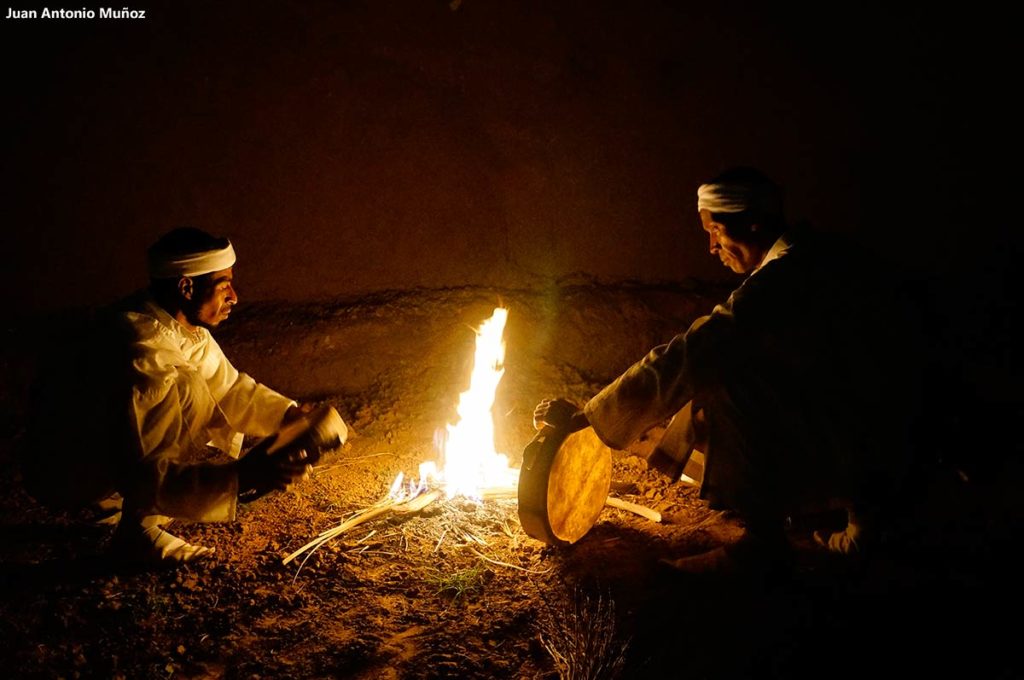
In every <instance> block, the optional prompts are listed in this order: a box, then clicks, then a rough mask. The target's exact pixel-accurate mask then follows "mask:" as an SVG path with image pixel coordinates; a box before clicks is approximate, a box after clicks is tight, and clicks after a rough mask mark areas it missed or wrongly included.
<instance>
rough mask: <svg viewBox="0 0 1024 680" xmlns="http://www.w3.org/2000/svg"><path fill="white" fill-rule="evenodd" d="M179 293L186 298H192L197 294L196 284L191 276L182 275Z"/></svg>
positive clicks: (179, 280)
mask: <svg viewBox="0 0 1024 680" xmlns="http://www.w3.org/2000/svg"><path fill="white" fill-rule="evenodd" d="M178 293H179V294H180V295H181V297H183V298H185V299H186V300H191V299H192V296H193V295H194V294H195V284H194V283H192V277H191V276H182V277H181V278H180V279H178Z"/></svg>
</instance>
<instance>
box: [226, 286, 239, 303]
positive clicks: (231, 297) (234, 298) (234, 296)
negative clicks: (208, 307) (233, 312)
mask: <svg viewBox="0 0 1024 680" xmlns="http://www.w3.org/2000/svg"><path fill="white" fill-rule="evenodd" d="M227 301H228V302H230V303H231V304H233V305H235V304H238V291H236V290H235V288H234V286H232V287H231V288H230V289H228V297H227Z"/></svg>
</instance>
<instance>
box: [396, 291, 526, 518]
mask: <svg viewBox="0 0 1024 680" xmlns="http://www.w3.org/2000/svg"><path fill="white" fill-rule="evenodd" d="M507 319H508V310H507V309H505V308H503V307H498V308H496V309H495V310H494V313H493V314H492V315H491V318H489V319H487V320H486V321H484V322H483V324H482V325H481V326H480V328H479V329H477V331H476V336H477V337H476V351H475V353H474V356H473V371H472V373H471V374H470V379H469V389H467V390H466V391H465V392H463V393H462V394H460V395H459V403H458V407H457V409H456V412H457V414H458V420H457V421H456V422H455V423H454V424H449V425H448V426H447V428H446V429H445V431H444V432H443V436H440V437H438V438H437V440H438V441H437V442H436V445H437V447H438V450H439V452H440V454H441V461H442V468H441V469H440V470H438V469H437V466H436V465H435V464H434V463H432V462H426V463H422V464H421V465H420V469H419V480H418V481H417V482H415V483H410V484H408V485H404V484H403V475H402V474H401V473H399V475H398V477H397V478H396V479H395V482H394V483H393V484H392V486H391V497H392V498H394V499H396V500H398V501H402V500H405V499H408V498H412V497H414V496H416V495H417V494H419V493H422V492H423V491H424V490H425V489H427V488H428V486H440V487H441V488H443V489H444V492H445V494H446V495H447V496H448V497H449V498H452V497H454V496H465V497H467V498H472V499H474V500H481V499H482V498H483V496H484V490H485V489H514V488H515V487H516V485H517V484H518V481H519V470H516V469H513V468H510V467H509V464H508V456H506V455H505V454H503V453H498V452H497V451H495V447H494V416H493V414H492V413H491V409H492V408H493V406H494V395H495V393H496V392H497V389H498V383H500V382H501V378H502V376H503V375H504V374H505V368H504V362H505V341H504V339H503V335H504V331H505V322H506V321H507Z"/></svg>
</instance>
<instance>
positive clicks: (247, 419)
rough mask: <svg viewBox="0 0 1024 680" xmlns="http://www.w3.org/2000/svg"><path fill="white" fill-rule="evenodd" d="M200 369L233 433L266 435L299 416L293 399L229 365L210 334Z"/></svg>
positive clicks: (299, 413)
mask: <svg viewBox="0 0 1024 680" xmlns="http://www.w3.org/2000/svg"><path fill="white" fill-rule="evenodd" d="M200 371H201V373H202V374H203V377H204V378H205V379H206V382H207V385H208V386H209V388H210V393H211V394H212V395H213V397H214V398H215V399H216V400H217V404H218V406H219V407H220V409H221V411H223V413H224V416H225V417H226V418H227V420H228V423H229V425H230V426H231V428H232V429H233V430H235V431H237V432H243V433H245V434H251V435H256V436H260V437H266V436H269V435H271V434H273V433H274V432H276V431H277V430H278V429H280V427H281V425H282V424H284V423H285V422H287V421H288V420H290V419H294V418H295V417H298V416H299V415H301V412H297V411H296V410H295V409H297V408H298V404H297V403H296V402H295V400H293V399H289V398H288V397H285V396H284V395H281V394H278V393H277V392H275V391H274V390H272V389H270V388H269V387H267V386H266V385H261V384H260V383H258V382H256V381H255V380H253V379H252V377H250V376H249V375H247V374H246V373H240V372H239V371H238V370H237V369H236V368H235V367H234V366H232V365H231V362H230V361H228V358H227V357H226V356H225V355H224V352H223V351H222V350H221V348H220V345H218V344H217V341H216V340H215V339H214V338H213V337H212V336H210V337H209V344H208V346H207V348H206V352H205V354H204V356H203V358H202V361H201V365H200Z"/></svg>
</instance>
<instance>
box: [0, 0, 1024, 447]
mask: <svg viewBox="0 0 1024 680" xmlns="http://www.w3.org/2000/svg"><path fill="white" fill-rule="evenodd" d="M756 4H757V5H759V6H756V7H755V6H754V5H755V3H749V5H748V4H744V3H672V2H654V1H650V0H643V1H639V2H624V1H618V2H609V1H606V0H593V1H586V2H583V1H578V2H541V1H529V0H528V1H517V2H490V1H488V2H485V1H483V0H463V1H462V2H458V1H457V0H455V1H453V2H451V3H445V2H440V1H436V0H409V1H393V2H384V1H373V2H370V1H362V2H356V1H345V2H328V1H319V2H318V1H306V2H289V3H284V2H279V3H267V2H264V3H251V2H232V1H228V2H198V1H196V2H193V1H189V2H147V3H142V4H136V5H132V7H133V8H144V9H146V10H147V18H146V19H145V20H140V21H131V20H100V19H98V18H97V19H95V20H63V21H61V20H44V19H36V20H8V19H4V20H2V21H0V29H2V31H3V34H2V44H3V54H4V57H5V58H4V76H3V83H4V84H3V89H4V95H5V97H4V101H5V104H4V106H3V137H2V138H3V148H2V156H3V163H4V182H3V228H2V236H0V239H2V240H0V248H2V252H3V254H4V259H5V266H4V267H2V268H0V290H2V291H3V295H4V298H5V300H6V305H5V307H6V308H7V309H8V310H9V311H13V312H14V313H15V314H16V315H17V316H18V317H19V318H25V316H26V315H27V318H29V319H31V318H32V317H33V315H35V314H38V313H40V312H47V313H49V312H52V311H54V310H66V309H74V308H78V307H83V306H92V305H98V304H103V303H106V302H109V301H111V300H113V299H115V298H116V297H118V296H120V295H122V294H124V293H126V292H128V291H130V290H132V289H134V288H136V287H139V286H141V285H143V284H144V282H145V271H144V267H143V257H142V254H143V251H144V249H145V247H146V246H147V245H148V244H149V243H151V242H152V241H153V240H154V239H155V238H156V237H157V236H158V235H159V234H161V233H162V232H164V231H166V230H167V229H169V228H172V227H174V226H178V225H182V224H194V225H197V226H201V227H203V228H206V229H208V230H209V231H212V232H215V233H220V234H226V235H228V236H230V237H231V238H232V239H233V241H234V243H235V246H236V250H237V251H238V253H239V256H240V261H239V264H238V266H237V267H236V275H237V278H238V283H239V289H240V291H241V295H242V301H243V303H245V302H258V301H294V302H298V301H303V302H309V301H318V300H333V299H339V298H352V297H358V296H363V295H367V294H370V293H375V292H379V291H386V290H411V289H437V288H449V287H463V286H469V287H474V286H493V287H497V288H504V289H539V288H543V287H545V286H549V285H552V284H559V283H565V282H579V281H583V282H600V283H605V284H613V285H614V284H616V283H617V282H625V281H639V282H665V281H668V282H685V281H688V280H691V279H696V280H702V281H722V280H723V279H725V278H726V277H727V272H725V270H724V269H723V268H722V267H721V265H720V264H719V263H718V262H717V261H715V260H714V259H713V258H711V257H710V256H709V255H708V253H707V245H706V241H705V238H704V235H703V232H702V231H701V230H700V227H699V221H698V219H697V215H696V201H695V188H696V185H697V184H698V183H699V182H701V181H703V180H706V179H708V178H709V177H711V176H713V175H714V174H717V173H718V172H719V171H721V170H722V169H724V168H726V167H728V166H730V165H735V164H749V165H755V166H758V167H760V168H761V169H763V170H764V171H766V172H768V173H769V174H771V175H773V176H774V177H775V178H776V179H777V180H778V181H779V182H780V183H782V184H783V185H784V186H785V187H786V189H787V192H788V208H789V213H790V217H791V218H792V219H794V220H797V219H802V220H808V221H810V222H811V223H813V224H815V225H817V226H819V227H820V228H823V229H828V230H834V231H841V232H846V233H848V234H852V235H854V236H855V237H857V238H858V239H860V240H862V241H864V242H866V243H868V244H870V245H871V246H872V247H873V248H875V249H876V250H878V251H879V252H881V253H882V254H883V255H885V256H886V257H887V258H888V259H890V260H891V261H892V262H893V263H894V264H896V265H897V266H898V267H899V269H900V271H902V272H903V273H904V274H905V275H906V277H907V278H908V279H909V280H911V281H912V282H913V284H914V285H915V290H916V291H917V294H918V295H919V301H920V307H921V309H922V310H924V311H925V314H926V318H927V319H928V321H929V324H930V331H931V337H932V338H933V344H934V347H933V348H931V349H933V350H934V353H935V356H936V357H938V360H939V367H938V368H937V370H936V371H935V372H933V378H934V380H935V383H936V385H935V390H937V391H938V393H940V394H942V398H941V399H940V400H939V402H940V403H941V404H942V407H943V408H948V409H949V410H950V412H951V414H954V415H957V417H961V416H962V415H963V413H965V412H966V411H968V410H970V411H974V412H976V415H975V416H972V419H973V420H974V421H979V420H982V421H983V420H986V419H988V418H989V416H988V415H984V414H988V413H990V412H991V409H993V408H996V409H1002V410H1001V411H1000V412H999V413H998V414H996V415H995V416H994V417H995V418H997V419H1003V420H1005V419H1007V418H1009V419H1013V418H1016V417H1018V416H1019V415H1020V412H1019V409H1018V408H1017V407H1016V406H1015V405H1014V404H1015V403H1016V392H1017V384H1018V383H1019V377H1020V371H1019V368H1018V362H1017V360H1016V357H1015V352H1016V347H1015V341H1014V338H1016V336H1017V334H1018V331H1019V328H1020V323H1019V321H1018V320H1017V319H1018V314H1017V305H1016V300H1017V297H1018V293H1019V289H1020V284H1019V283H1018V278H1019V277H1018V276H1017V274H1016V262H1017V258H1018V253H1019V251H1020V236H1019V231H1020V228H1019V225H1018V224H1017V222H1018V220H1017V214H1018V212H1019V209H1018V207H1017V202H1018V197H1019V195H1020V190H1019V189H1018V188H1017V187H1014V186H1012V184H1011V182H1013V181H1016V180H1017V179H1018V177H1019V171H1018V170H1017V169H1016V167H1015V164H1016V162H1017V160H1016V159H1017V151H1016V150H1015V148H1016V146H1017V137H1018V135H1017V126H1018V123H1017V122H1016V121H1017V119H1018V118H1019V116H1018V109H1017V107H1016V106H1015V105H1012V104H1011V99H1012V96H1011V95H1012V94H1013V90H1014V89H1015V88H1016V83H1017V80H1018V77H1017V74H1016V72H1015V70H1014V67H1013V65H1012V64H1013V63H1014V62H1015V56H1016V51H1017V50H1016V48H1014V47H1013V45H1014V44H1015V43H1016V34H1015V32H1016V29H1015V22H1014V21H1013V20H1012V19H1011V18H1010V17H1009V16H1008V15H1006V14H1005V13H1003V12H1001V11H999V10H996V9H995V7H994V4H993V5H988V4H985V3H971V4H970V5H964V4H958V5H945V6H942V7H940V6H939V3H913V4H893V5H871V4H858V5H856V6H854V5H834V4H831V3H819V4H817V5H816V6H813V7H810V6H797V5H789V4H783V5H778V4H776V3H756ZM33 6H34V5H33V4H32V3H19V4H17V5H16V6H13V7H14V8H15V9H29V8H31V7H33ZM36 6H37V7H40V6H42V5H41V4H40V5H36ZM88 6H89V7H92V6H91V5H88ZM76 7H79V5H76ZM69 8H70V7H69ZM94 9H98V7H95V8H94ZM3 12H4V15H6V8H4V9H3ZM864 275H865V276H872V275H873V272H872V271H870V270H865V272H864ZM851 285H856V282H851ZM865 322H866V323H869V322H870V320H865ZM965 395H966V396H970V397H971V400H970V401H971V402H972V403H971V405H966V404H965V401H966V400H965V398H964V397H965ZM975 396H979V397H980V399H978V400H976V399H974V397H975ZM979 404H980V405H979ZM1000 432H1001V431H1000ZM989 436H994V435H989ZM1000 436H1001V435H1000ZM996 443H997V442H992V444H993V445H995V444H996Z"/></svg>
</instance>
